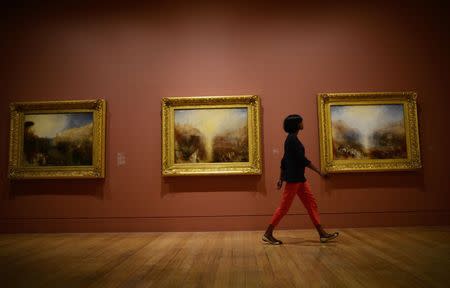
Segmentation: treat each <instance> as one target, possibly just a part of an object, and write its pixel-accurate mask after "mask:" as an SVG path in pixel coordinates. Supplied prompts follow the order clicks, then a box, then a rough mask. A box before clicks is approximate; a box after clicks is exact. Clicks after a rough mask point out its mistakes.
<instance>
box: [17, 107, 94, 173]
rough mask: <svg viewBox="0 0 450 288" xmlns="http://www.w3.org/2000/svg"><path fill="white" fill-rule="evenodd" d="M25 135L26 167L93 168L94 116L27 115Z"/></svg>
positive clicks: (81, 114) (74, 114)
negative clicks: (87, 166)
mask: <svg viewBox="0 0 450 288" xmlns="http://www.w3.org/2000/svg"><path fill="white" fill-rule="evenodd" d="M23 131H24V135H23V157H22V160H23V164H24V165H27V166H75V165H92V160H93V159H92V155H93V153H92V152H93V141H92V139H93V113H92V112H85V113H55V114H26V115H25V119H24V129H23Z"/></svg>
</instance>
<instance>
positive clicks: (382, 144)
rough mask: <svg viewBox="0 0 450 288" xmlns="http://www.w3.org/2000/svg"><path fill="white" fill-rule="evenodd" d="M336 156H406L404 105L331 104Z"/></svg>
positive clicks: (334, 153) (358, 157)
mask: <svg viewBox="0 0 450 288" xmlns="http://www.w3.org/2000/svg"><path fill="white" fill-rule="evenodd" d="M331 125H332V135H333V136H332V141H333V156H334V158H335V159H399V158H407V156H408V155H407V147H406V130H405V121H404V111H403V105H401V104H398V105H383V104H381V105H332V106H331Z"/></svg>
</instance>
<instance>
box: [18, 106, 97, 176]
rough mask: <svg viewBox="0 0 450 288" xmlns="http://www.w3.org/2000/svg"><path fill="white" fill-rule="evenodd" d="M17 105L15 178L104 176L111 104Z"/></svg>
mask: <svg viewBox="0 0 450 288" xmlns="http://www.w3.org/2000/svg"><path fill="white" fill-rule="evenodd" d="M10 108H11V131H10V145H9V151H10V157H9V178H10V179H14V180H20V179H31V178H32V179H34V178H42V179H52V178H103V177H104V175H105V163H104V160H105V122H106V102H105V100H103V99H99V100H69V101H42V102H16V103H12V104H11V105H10Z"/></svg>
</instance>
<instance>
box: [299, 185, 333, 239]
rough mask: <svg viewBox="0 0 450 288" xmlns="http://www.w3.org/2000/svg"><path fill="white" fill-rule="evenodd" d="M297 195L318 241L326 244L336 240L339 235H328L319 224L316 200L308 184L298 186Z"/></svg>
mask: <svg viewBox="0 0 450 288" xmlns="http://www.w3.org/2000/svg"><path fill="white" fill-rule="evenodd" d="M297 195H298V197H299V198H300V200H301V201H302V203H303V205H304V206H305V208H306V210H307V211H308V214H309V217H310V218H311V220H312V222H313V224H314V226H315V227H316V230H317V233H319V236H320V241H322V242H326V241H328V240H331V239H333V238H336V237H337V236H338V235H339V233H337V232H335V233H333V234H329V233H327V232H326V231H325V230H324V229H323V227H322V225H321V224H320V214H319V208H318V206H317V201H316V198H314V195H313V194H312V192H311V188H310V186H309V183H308V182H305V183H302V185H300V186H299V189H298V191H297Z"/></svg>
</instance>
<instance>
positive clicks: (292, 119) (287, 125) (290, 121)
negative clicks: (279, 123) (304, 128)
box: [283, 114, 303, 133]
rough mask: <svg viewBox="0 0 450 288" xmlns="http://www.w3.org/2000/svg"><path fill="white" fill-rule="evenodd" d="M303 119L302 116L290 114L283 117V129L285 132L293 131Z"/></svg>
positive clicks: (296, 129) (295, 130)
mask: <svg viewBox="0 0 450 288" xmlns="http://www.w3.org/2000/svg"><path fill="white" fill-rule="evenodd" d="M302 121H303V118H302V116H300V115H298V114H291V115H289V116H287V117H286V119H284V122H283V129H284V131H286V133H295V132H297V131H298V130H299V128H298V125H300V123H301V122H302Z"/></svg>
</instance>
